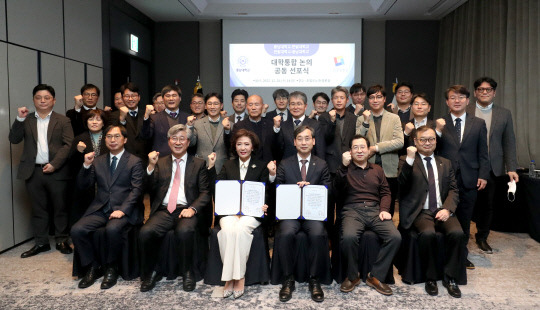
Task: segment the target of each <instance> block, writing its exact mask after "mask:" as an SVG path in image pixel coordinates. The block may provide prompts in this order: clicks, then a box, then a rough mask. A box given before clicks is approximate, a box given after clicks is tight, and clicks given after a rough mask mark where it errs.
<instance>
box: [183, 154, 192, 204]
mask: <svg viewBox="0 0 540 310" xmlns="http://www.w3.org/2000/svg"><path fill="white" fill-rule="evenodd" d="M193 166H194V165H193V156H190V155H188V157H187V160H186V172H185V175H184V192H185V193H186V198H187V193H188V191H187V190H186V189H187V186H186V185H187V184H186V183H187V181H188V180H190V178H191V176H192V175H193Z"/></svg>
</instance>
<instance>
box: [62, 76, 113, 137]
mask: <svg viewBox="0 0 540 310" xmlns="http://www.w3.org/2000/svg"><path fill="white" fill-rule="evenodd" d="M99 95H100V91H99V88H98V87H97V86H96V85H94V84H85V85H83V87H81V94H80V95H77V96H75V97H74V100H75V107H74V108H73V109H70V110H68V111H67V112H66V116H67V117H69V119H70V120H71V127H72V128H73V134H74V135H75V136H78V135H80V134H81V133H83V132H84V131H86V130H88V128H87V127H86V124H85V123H84V116H85V115H86V113H87V112H88V111H90V110H95V109H98V110H100V109H99V108H98V107H97V103H98V101H99ZM103 115H105V116H108V114H107V113H104V114H103ZM106 118H107V117H106ZM103 123H104V126H107V125H108V122H107V119H104V120H103Z"/></svg>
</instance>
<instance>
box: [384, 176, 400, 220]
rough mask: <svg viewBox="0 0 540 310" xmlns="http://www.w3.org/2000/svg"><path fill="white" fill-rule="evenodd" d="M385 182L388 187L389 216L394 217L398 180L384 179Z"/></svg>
mask: <svg viewBox="0 0 540 310" xmlns="http://www.w3.org/2000/svg"><path fill="white" fill-rule="evenodd" d="M386 181H387V182H388V187H390V195H391V197H390V199H391V200H390V211H388V212H389V213H390V215H391V216H392V217H393V216H394V210H395V208H396V198H397V196H398V191H399V186H398V180H397V178H386Z"/></svg>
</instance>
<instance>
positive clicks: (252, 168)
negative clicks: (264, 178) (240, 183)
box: [235, 160, 258, 180]
mask: <svg viewBox="0 0 540 310" xmlns="http://www.w3.org/2000/svg"><path fill="white" fill-rule="evenodd" d="M235 163H236V164H235V165H236V166H238V169H235V171H238V174H240V166H239V163H238V161H235ZM257 168H258V167H257V165H256V164H255V162H254V161H253V160H250V161H249V166H248V169H247V172H246V176H245V177H244V180H256V179H257ZM238 177H240V176H238Z"/></svg>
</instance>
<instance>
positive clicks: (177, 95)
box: [141, 85, 195, 155]
mask: <svg viewBox="0 0 540 310" xmlns="http://www.w3.org/2000/svg"><path fill="white" fill-rule="evenodd" d="M161 96H162V97H163V101H164V102H165V111H161V112H159V113H156V112H155V111H154V107H153V106H152V105H147V106H146V111H145V112H144V122H143V125H142V131H141V136H142V137H143V138H144V139H147V140H151V141H152V151H157V152H159V153H160V154H161V155H169V154H171V149H170V148H169V145H168V141H167V132H168V131H169V128H171V127H172V126H174V125H177V124H184V125H185V124H186V122H187V120H188V117H189V114H187V113H186V112H184V111H181V110H180V109H179V107H180V102H181V101H182V91H181V90H180V88H179V87H178V86H176V85H167V86H165V87H163V89H162V90H161ZM192 117H193V118H195V117H194V116H192Z"/></svg>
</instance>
